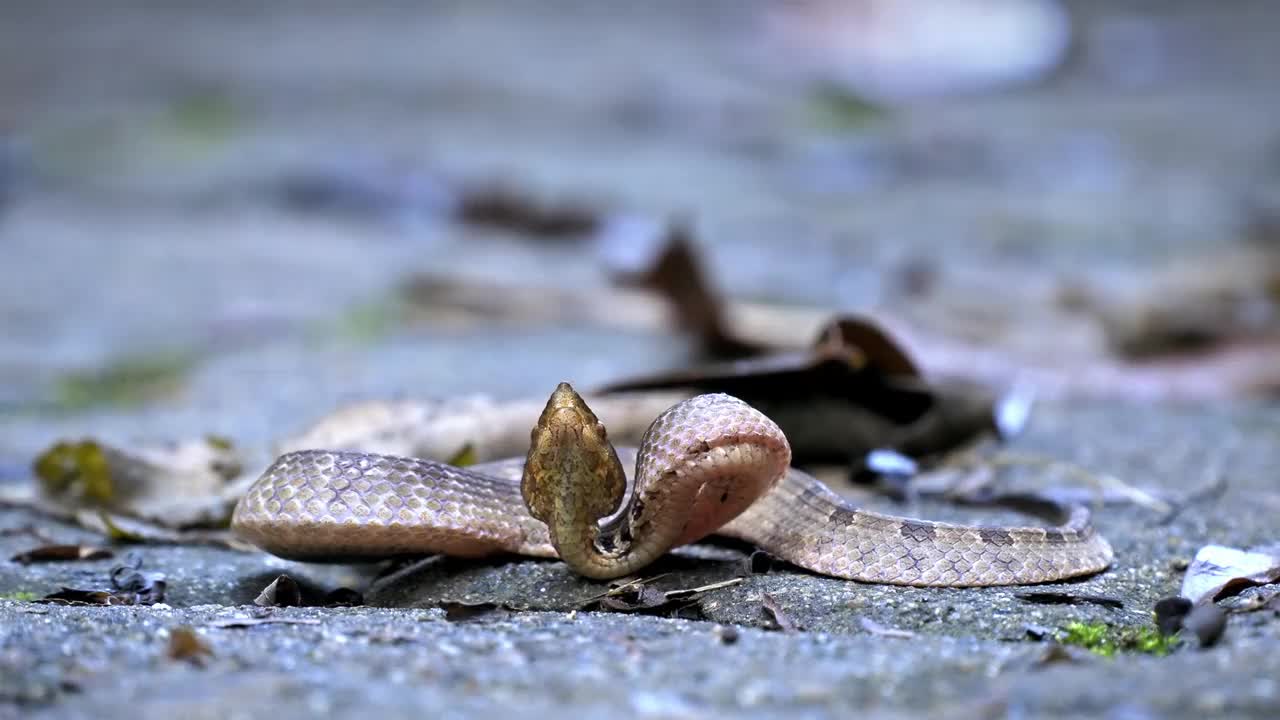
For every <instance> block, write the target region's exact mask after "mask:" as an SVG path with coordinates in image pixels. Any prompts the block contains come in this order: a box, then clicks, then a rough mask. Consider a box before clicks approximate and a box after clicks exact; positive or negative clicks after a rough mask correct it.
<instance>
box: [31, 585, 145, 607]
mask: <svg viewBox="0 0 1280 720" xmlns="http://www.w3.org/2000/svg"><path fill="white" fill-rule="evenodd" d="M41 602H48V603H52V604H54V605H132V604H133V597H132V596H130V595H117V594H115V593H112V592H108V591H106V590H77V589H76V588H69V587H64V588H62V589H61V590H59V591H58V592H56V593H51V594H49V595H45V596H44V598H43V599H42V600H41Z"/></svg>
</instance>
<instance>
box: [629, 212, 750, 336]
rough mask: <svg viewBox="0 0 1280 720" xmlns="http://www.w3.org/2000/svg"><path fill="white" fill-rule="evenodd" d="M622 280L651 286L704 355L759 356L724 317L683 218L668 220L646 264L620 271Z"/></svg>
mask: <svg viewBox="0 0 1280 720" xmlns="http://www.w3.org/2000/svg"><path fill="white" fill-rule="evenodd" d="M618 282H619V283H621V284H624V285H632V286H640V287H645V288H649V289H652V290H654V291H656V292H658V293H659V294H660V295H661V296H662V297H665V298H666V299H667V301H668V302H669V303H670V304H671V306H672V309H673V310H674V312H675V322H676V326H677V327H678V328H680V329H681V330H682V331H684V332H687V333H690V334H692V335H693V336H694V337H695V338H697V340H698V343H699V345H700V346H701V347H702V352H703V354H704V355H705V356H707V357H709V358H717V359H730V358H744V357H752V356H755V355H759V354H761V353H763V352H765V351H766V350H767V348H766V347H765V346H763V345H760V344H758V343H754V342H751V341H748V340H744V339H742V338H740V337H738V336H736V335H735V334H734V332H733V329H732V328H730V327H729V324H728V321H727V320H726V318H725V302H724V298H723V297H722V296H721V294H720V292H719V291H718V290H717V289H716V288H715V287H714V286H713V283H712V281H711V279H710V277H709V276H708V274H707V272H706V270H705V269H704V267H703V263H702V260H701V258H700V257H699V256H698V253H697V250H696V249H695V248H694V241H693V237H692V235H691V233H690V230H689V227H688V223H687V222H684V221H679V220H673V221H671V222H670V223H669V224H668V226H667V230H666V235H665V237H664V239H663V241H662V243H661V245H660V249H659V251H658V253H657V255H656V256H655V257H654V259H653V260H652V263H651V265H650V266H649V267H648V268H646V269H644V270H643V271H641V272H638V273H630V274H619V276H618Z"/></svg>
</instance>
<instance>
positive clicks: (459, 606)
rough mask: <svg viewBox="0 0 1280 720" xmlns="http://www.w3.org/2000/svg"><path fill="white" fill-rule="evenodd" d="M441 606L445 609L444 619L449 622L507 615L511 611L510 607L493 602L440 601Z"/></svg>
mask: <svg viewBox="0 0 1280 720" xmlns="http://www.w3.org/2000/svg"><path fill="white" fill-rule="evenodd" d="M440 608H441V609H443V610H444V619H445V620H448V621H449V622H468V621H470V620H478V619H481V618H493V617H495V616H497V617H506V616H507V615H508V614H510V612H511V610H510V608H507V607H504V606H502V605H498V604H496V603H491V602H482V603H462V602H445V603H440Z"/></svg>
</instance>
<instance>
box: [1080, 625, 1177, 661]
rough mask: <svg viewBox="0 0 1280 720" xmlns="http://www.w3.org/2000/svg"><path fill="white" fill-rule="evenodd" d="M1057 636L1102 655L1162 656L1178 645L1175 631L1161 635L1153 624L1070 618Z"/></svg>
mask: <svg viewBox="0 0 1280 720" xmlns="http://www.w3.org/2000/svg"><path fill="white" fill-rule="evenodd" d="M1057 638H1058V642H1061V643H1063V644H1064V645H1075V646H1077V647H1082V648H1084V649H1086V650H1088V651H1090V652H1093V653H1096V654H1098V655H1101V656H1103V657H1112V656H1114V655H1115V654H1116V653H1142V654H1145V655H1156V656H1164V655H1168V654H1169V653H1170V652H1172V651H1173V649H1174V648H1176V647H1177V646H1178V636H1177V635H1163V634H1161V633H1160V631H1159V630H1157V629H1156V628H1154V627H1150V626H1143V627H1113V626H1111V625H1108V624H1107V623H1082V622H1073V623H1071V624H1069V625H1067V626H1066V627H1065V628H1063V629H1062V630H1061V631H1060V632H1059V633H1058V635H1057Z"/></svg>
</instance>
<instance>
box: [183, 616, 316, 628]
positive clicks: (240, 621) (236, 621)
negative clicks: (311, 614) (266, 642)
mask: <svg viewBox="0 0 1280 720" xmlns="http://www.w3.org/2000/svg"><path fill="white" fill-rule="evenodd" d="M319 624H320V621H319V620H315V619H313V618H288V617H270V616H267V617H240V618H225V619H222V620H212V621H210V622H208V623H206V624H205V627H213V628H250V627H257V626H259V625H319Z"/></svg>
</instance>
